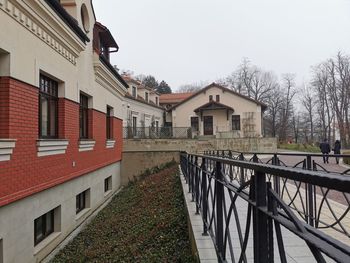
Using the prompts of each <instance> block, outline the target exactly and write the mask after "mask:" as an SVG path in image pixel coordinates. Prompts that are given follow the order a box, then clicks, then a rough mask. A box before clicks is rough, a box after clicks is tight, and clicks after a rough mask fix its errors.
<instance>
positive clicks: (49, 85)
mask: <svg viewBox="0 0 350 263" xmlns="http://www.w3.org/2000/svg"><path fill="white" fill-rule="evenodd" d="M0 25H1V30H0V262H1V263H16V262H21V263H22V262H23V263H26V262H39V261H41V260H42V259H43V258H45V257H46V256H47V255H48V254H49V253H50V252H51V251H52V250H53V249H54V248H55V247H56V246H57V245H58V244H60V243H61V242H62V241H63V240H64V239H65V238H66V237H67V235H68V234H70V233H71V232H72V231H73V230H74V229H75V228H77V227H78V226H79V225H81V224H82V223H83V222H84V221H85V220H86V219H87V218H88V217H89V216H90V215H92V213H93V212H94V211H95V210H96V209H98V208H99V207H100V206H101V205H102V204H104V203H105V202H106V201H107V200H109V199H110V198H111V197H112V196H113V194H114V193H115V192H116V191H117V190H118V189H119V188H120V180H121V179H120V178H121V176H120V169H121V168H120V167H121V165H120V164H121V157H122V143H123V140H122V120H123V118H124V113H123V111H124V108H123V104H125V103H126V102H125V101H124V100H125V95H126V94H127V89H128V85H127V84H126V82H125V81H124V80H123V79H122V78H121V76H120V75H119V74H118V72H117V71H116V70H115V69H114V68H113V67H112V65H111V64H110V62H109V55H110V52H113V51H117V50H118V48H119V47H118V45H117V44H116V42H115V40H114V39H113V37H112V35H111V34H110V32H109V30H108V29H107V28H106V27H104V26H103V25H101V24H99V23H98V22H96V18H95V14H94V10H93V6H92V1H90V0H61V1H56V0H28V1H17V0H0ZM48 89H50V92H51V93H50V94H48V93H49V91H48ZM52 90H53V91H52ZM48 97H49V98H50V101H51V102H52V103H51V104H50V105H49V106H48V104H47V103H46V101H45V98H48ZM10 101H11V103H9V102H10ZM83 101H85V102H86V104H84V103H83ZM47 107H50V110H49V111H48V112H49V113H50V114H47V112H46V111H45V112H44V110H43V109H46V108H47ZM82 112H83V113H84V114H83V113H82ZM38 116H39V117H38ZM50 118H52V119H51V121H47V120H48V119H50ZM47 123H49V127H51V128H48V129H44V128H47V127H46V126H45V125H46V124H47ZM50 125H51V126H50ZM44 132H45V133H44ZM46 132H47V133H48V134H46ZM8 142H11V149H10V150H9V145H10V144H9V143H8ZM3 145H4V146H3ZM3 150H6V152H7V153H6V156H3V154H2V153H3Z"/></svg>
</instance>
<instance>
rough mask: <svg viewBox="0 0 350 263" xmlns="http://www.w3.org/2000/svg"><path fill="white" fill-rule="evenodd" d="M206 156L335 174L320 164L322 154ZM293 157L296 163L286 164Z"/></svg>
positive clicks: (224, 153)
mask: <svg viewBox="0 0 350 263" xmlns="http://www.w3.org/2000/svg"><path fill="white" fill-rule="evenodd" d="M204 154H206V155H211V156H221V157H226V158H231V159H235V160H245V161H251V162H259V163H265V164H273V165H280V166H285V167H295V168H301V169H307V170H314V171H324V172H327V173H330V172H335V171H330V170H327V168H326V167H324V165H322V164H320V163H319V162H320V161H322V160H323V157H324V155H323V154H321V153H287V152H286V153H284V152H278V153H276V152H274V153H268V152H238V151H232V150H216V151H204ZM289 157H292V158H294V159H297V161H296V162H286V161H285V160H283V159H288V158H289ZM345 157H346V158H349V159H350V155H349V154H328V155H327V158H328V159H329V160H336V159H338V160H339V159H340V158H345ZM341 174H350V169H346V170H344V171H342V172H341Z"/></svg>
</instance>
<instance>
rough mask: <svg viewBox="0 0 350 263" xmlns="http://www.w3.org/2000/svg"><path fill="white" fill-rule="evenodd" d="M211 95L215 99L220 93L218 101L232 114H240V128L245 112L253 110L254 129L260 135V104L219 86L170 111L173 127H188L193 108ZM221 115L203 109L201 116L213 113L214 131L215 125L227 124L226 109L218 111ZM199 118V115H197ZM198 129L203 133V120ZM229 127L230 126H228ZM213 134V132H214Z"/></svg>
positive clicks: (204, 101)
mask: <svg viewBox="0 0 350 263" xmlns="http://www.w3.org/2000/svg"><path fill="white" fill-rule="evenodd" d="M210 95H212V96H213V100H216V95H220V103H222V104H225V105H227V106H230V107H232V108H233V109H234V113H233V114H234V115H241V130H242V128H243V127H242V119H243V118H244V113H245V112H255V129H256V133H257V135H261V106H260V105H259V104H257V103H255V102H252V101H250V100H247V99H244V98H242V97H240V96H237V95H234V94H232V93H230V92H224V91H223V90H222V89H221V88H218V87H212V88H210V89H208V90H206V91H205V92H202V93H200V94H198V95H197V96H195V97H193V98H192V99H190V100H188V101H186V102H184V103H183V104H181V105H179V106H178V107H176V108H175V109H174V110H173V111H172V122H173V127H190V126H191V118H190V117H191V116H196V113H195V112H194V110H195V109H196V108H198V107H200V106H202V105H204V104H206V103H208V102H209V96H210ZM220 112H221V113H222V114H221V115H222V116H219V115H218V114H219V112H218V111H217V112H215V111H204V113H203V116H205V115H213V123H214V132H215V131H216V127H215V125H216V124H217V125H219V126H225V125H227V118H226V111H220ZM231 115H232V113H231V114H230V115H229V123H230V124H231ZM198 117H199V118H200V116H198ZM199 126H200V129H201V131H202V134H203V121H202V122H200V125H199ZM229 127H230V126H229ZM214 134H215V133H214Z"/></svg>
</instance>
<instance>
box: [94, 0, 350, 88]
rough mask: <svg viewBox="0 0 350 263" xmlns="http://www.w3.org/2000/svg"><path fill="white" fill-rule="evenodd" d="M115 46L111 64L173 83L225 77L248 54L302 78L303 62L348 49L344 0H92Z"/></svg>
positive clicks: (349, 26)
mask: <svg viewBox="0 0 350 263" xmlns="http://www.w3.org/2000/svg"><path fill="white" fill-rule="evenodd" d="M93 4H94V8H95V13H96V17H97V20H98V21H99V22H102V23H103V24H104V25H106V26H107V27H108V28H109V29H110V31H111V32H112V34H113V35H114V37H115V39H116V40H117V43H118V44H119V47H120V50H119V52H118V53H117V54H113V55H112V64H115V65H117V66H118V68H120V69H128V70H131V71H133V72H134V73H135V74H151V75H154V76H155V77H156V78H157V79H158V80H163V79H164V80H165V81H166V82H168V84H169V85H170V86H171V88H172V89H173V90H176V89H177V88H178V87H179V86H181V85H183V84H189V83H194V82H200V81H210V82H212V81H215V80H216V79H218V78H222V77H226V76H227V75H228V74H230V73H231V72H232V71H234V70H235V69H236V67H237V66H238V65H239V64H240V63H241V61H242V58H243V57H248V58H249V59H250V60H251V61H252V62H253V63H254V64H256V65H258V66H260V67H262V68H264V69H265V70H272V71H275V72H276V73H277V74H278V75H280V74H282V73H295V74H296V75H297V79H298V82H299V83H301V82H302V81H303V80H305V81H307V80H308V79H309V78H310V66H312V65H315V64H317V63H319V62H321V61H322V60H325V59H326V58H328V57H330V56H333V55H334V54H336V53H337V51H338V50H341V51H343V52H345V53H348V54H350V0H127V1H125V0H93Z"/></svg>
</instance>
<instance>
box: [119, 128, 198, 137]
mask: <svg viewBox="0 0 350 263" xmlns="http://www.w3.org/2000/svg"><path fill="white" fill-rule="evenodd" d="M193 136H194V133H193V132H192V129H191V128H190V127H158V128H157V127H123V139H191V138H192V137H193Z"/></svg>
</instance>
